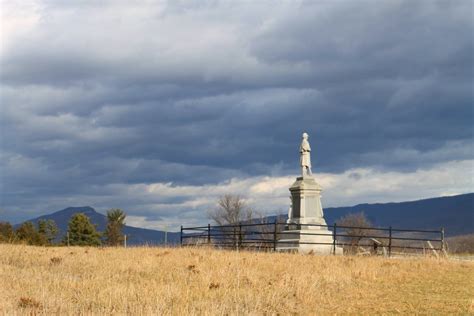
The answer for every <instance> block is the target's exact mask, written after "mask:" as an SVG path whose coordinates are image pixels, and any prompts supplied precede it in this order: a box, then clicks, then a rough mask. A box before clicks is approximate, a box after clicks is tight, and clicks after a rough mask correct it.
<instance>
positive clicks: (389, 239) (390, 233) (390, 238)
mask: <svg viewBox="0 0 474 316" xmlns="http://www.w3.org/2000/svg"><path fill="white" fill-rule="evenodd" d="M391 255H392V226H390V227H389V228H388V257H389V258H390V256H391Z"/></svg>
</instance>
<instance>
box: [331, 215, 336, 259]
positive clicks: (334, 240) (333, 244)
mask: <svg viewBox="0 0 474 316" xmlns="http://www.w3.org/2000/svg"><path fill="white" fill-rule="evenodd" d="M332 229H333V230H332V254H333V255H336V236H337V235H336V223H335V222H334V226H333V228H332Z"/></svg>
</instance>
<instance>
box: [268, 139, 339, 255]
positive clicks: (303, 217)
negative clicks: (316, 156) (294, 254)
mask: <svg viewBox="0 0 474 316" xmlns="http://www.w3.org/2000/svg"><path fill="white" fill-rule="evenodd" d="M300 167H301V177H297V178H296V181H295V182H294V183H293V185H292V186H291V187H290V192H291V197H290V199H291V207H290V209H289V211H288V221H287V225H286V227H285V230H284V231H282V232H281V233H280V239H279V241H278V246H277V250H280V251H285V250H288V251H291V250H297V251H298V252H300V253H322V254H330V253H333V251H334V245H333V236H332V232H331V231H330V230H329V229H328V228H327V226H325V225H327V224H326V221H325V220H324V213H323V207H322V205H321V192H322V188H321V186H320V185H319V184H318V183H317V182H316V180H315V178H314V177H313V174H312V171H311V147H310V145H309V142H308V134H306V133H303V139H302V141H301V145H300ZM318 225H322V226H318ZM336 254H342V248H341V247H336Z"/></svg>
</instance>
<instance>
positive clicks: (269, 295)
mask: <svg viewBox="0 0 474 316" xmlns="http://www.w3.org/2000/svg"><path fill="white" fill-rule="evenodd" d="M0 298H1V299H0V313H3V314H9V315H10V314H61V315H63V314H115V313H117V314H124V313H130V314H159V315H169V314H173V315H188V314H212V315H215V314H219V315H223V314H257V315H259V314H267V315H269V314H280V315H287V314H303V315H307V314H312V315H314V314H318V315H320V314H332V315H333V314H361V315H362V314H364V315H367V314H397V313H399V314H403V315H408V314H429V315H432V314H469V313H473V312H474V310H473V303H474V300H473V299H474V264H473V263H471V262H457V261H449V260H444V259H443V260H437V259H433V258H421V259H420V258H413V259H384V258H374V257H333V256H302V255H296V254H278V253H252V252H233V251H218V250H212V249H191V248H183V249H164V248H129V249H123V248H105V249H102V248H80V247H71V248H66V247H63V248H59V247H58V248H54V247H50V248H43V247H32V246H20V245H0Z"/></svg>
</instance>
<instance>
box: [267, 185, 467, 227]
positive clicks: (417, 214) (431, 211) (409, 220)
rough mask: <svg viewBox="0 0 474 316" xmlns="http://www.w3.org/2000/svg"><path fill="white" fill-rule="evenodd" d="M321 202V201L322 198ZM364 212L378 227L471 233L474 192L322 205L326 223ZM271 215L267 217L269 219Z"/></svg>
mask: <svg viewBox="0 0 474 316" xmlns="http://www.w3.org/2000/svg"><path fill="white" fill-rule="evenodd" d="M322 202H323V205H324V200H323V201H322ZM358 212H364V213H365V215H366V216H367V218H368V219H369V220H370V221H371V222H372V223H373V224H374V225H375V226H378V227H389V226H392V227H394V228H406V229H440V228H441V227H444V229H445V231H446V235H447V236H457V235H464V234H469V233H474V193H469V194H462V195H455V196H447V197H439V198H431V199H424V200H418V201H410V202H400V203H376V204H358V205H355V206H347V207H328V208H324V217H325V219H326V222H327V223H328V225H332V224H334V222H335V221H337V219H339V218H341V217H342V216H344V215H347V214H349V213H358ZM274 218H275V217H274V216H273V217H272V218H271V219H270V220H273V219H274Z"/></svg>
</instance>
